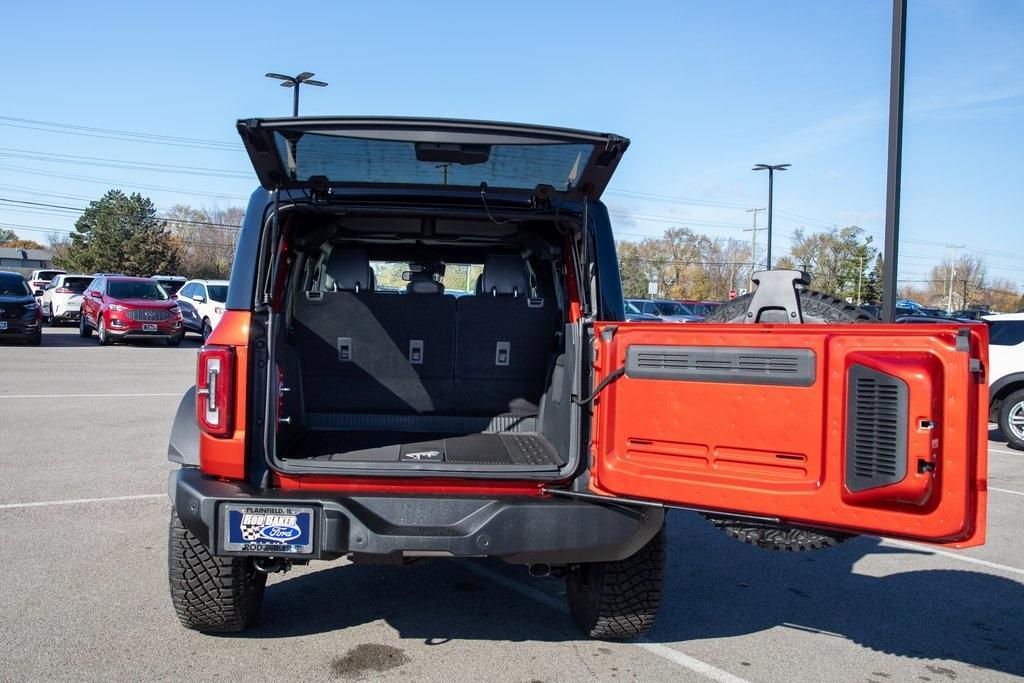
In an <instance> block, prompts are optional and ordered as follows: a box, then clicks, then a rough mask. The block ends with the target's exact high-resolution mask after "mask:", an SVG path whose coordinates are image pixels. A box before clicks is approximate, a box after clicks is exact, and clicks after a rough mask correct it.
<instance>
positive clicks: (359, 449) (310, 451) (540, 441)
mask: <svg viewBox="0 0 1024 683" xmlns="http://www.w3.org/2000/svg"><path fill="white" fill-rule="evenodd" d="M288 457H289V458H290V459H304V460H330V461H336V462H352V463H356V462H380V463H385V462H393V463H399V462H423V463H427V462H429V463H451V464H452V465H494V466H498V467H500V466H501V465H530V466H538V467H543V466H547V467H560V466H562V465H564V464H565V463H564V462H563V461H562V459H561V458H560V457H559V456H558V452H557V451H556V450H555V448H554V447H553V446H552V445H551V444H550V443H549V442H548V440H547V439H545V438H544V437H543V436H541V435H539V434H523V433H518V432H511V433H502V434H430V435H429V438H428V435H427V434H424V433H422V432H413V433H401V432H381V431H373V432H362V431H334V430H330V431H319V430H312V431H308V432H306V434H305V435H304V436H303V437H302V438H300V439H299V441H298V443H296V444H295V446H294V447H292V448H291V449H290V453H289V456H288Z"/></svg>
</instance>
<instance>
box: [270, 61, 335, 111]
mask: <svg viewBox="0 0 1024 683" xmlns="http://www.w3.org/2000/svg"><path fill="white" fill-rule="evenodd" d="M315 75H316V74H314V73H313V72H312V71H303V72H302V73H300V74H299V75H298V76H285V75H284V74H275V73H269V74H267V78H276V79H277V80H279V81H282V83H281V87H282V88H295V92H294V94H293V97H292V116H298V115H299V86H301V85H315V86H317V87H318V88H325V87H327V84H326V83H324V82H323V81H314V80H311V79H312V78H313V76H315Z"/></svg>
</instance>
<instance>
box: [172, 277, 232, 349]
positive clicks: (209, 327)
mask: <svg viewBox="0 0 1024 683" xmlns="http://www.w3.org/2000/svg"><path fill="white" fill-rule="evenodd" d="M175 298H177V300H178V306H179V307H180V308H181V319H182V321H183V322H184V323H185V329H186V330H191V331H193V332H198V333H199V334H201V335H203V341H205V340H206V338H207V337H209V336H210V333H211V332H213V328H215V327H217V323H219V322H220V318H221V316H222V315H224V302H225V301H227V298H228V281H227V280H189V281H188V282H186V283H185V284H184V285H182V286H181V289H179V290H178V293H177V295H176V297H175Z"/></svg>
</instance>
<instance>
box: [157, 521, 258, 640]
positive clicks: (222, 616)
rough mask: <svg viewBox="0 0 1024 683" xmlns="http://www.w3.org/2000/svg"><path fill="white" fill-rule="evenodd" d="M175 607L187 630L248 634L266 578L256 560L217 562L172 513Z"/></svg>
mask: <svg viewBox="0 0 1024 683" xmlns="http://www.w3.org/2000/svg"><path fill="white" fill-rule="evenodd" d="M167 564H168V578H169V580H170V586H171V602H172V603H173V604H174V611H175V612H176V613H177V614H178V620H179V621H181V623H182V625H183V626H185V628H190V629H193V630H195V631H204V632H207V633H223V632H228V631H244V630H245V629H247V628H249V627H250V626H252V625H253V624H255V623H256V618H257V616H258V615H259V611H260V607H261V606H262V604H263V591H264V589H265V588H266V584H267V575H266V574H264V573H262V572H259V571H257V570H256V567H255V565H254V564H253V561H252V559H250V558H244V557H236V558H227V557H215V556H214V555H212V554H211V553H210V550H209V548H207V547H206V546H204V545H203V544H202V543H201V542H200V541H199V539H198V538H196V537H195V536H194V535H192V533H191V532H190V531H189V530H188V529H186V528H185V526H184V525H183V524H182V523H181V520H180V519H178V514H177V512H175V510H174V508H171V524H170V530H169V534H168V547H167Z"/></svg>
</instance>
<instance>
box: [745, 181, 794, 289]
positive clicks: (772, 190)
mask: <svg viewBox="0 0 1024 683" xmlns="http://www.w3.org/2000/svg"><path fill="white" fill-rule="evenodd" d="M790 166H792V164H757V165H756V166H754V168H752V169H750V170H751V171H768V253H767V254H766V255H765V268H766V269H767V270H771V269H772V195H773V194H774V193H775V172H776V171H785V170H786V169H787V168H789V167H790Z"/></svg>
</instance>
